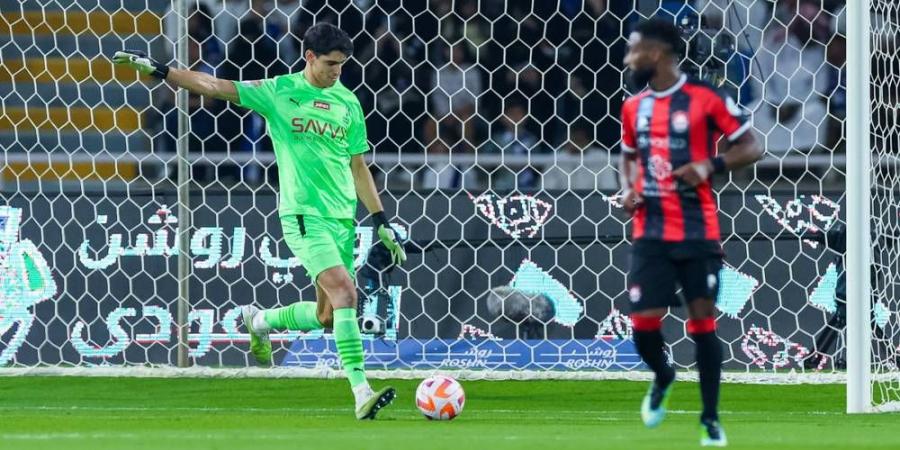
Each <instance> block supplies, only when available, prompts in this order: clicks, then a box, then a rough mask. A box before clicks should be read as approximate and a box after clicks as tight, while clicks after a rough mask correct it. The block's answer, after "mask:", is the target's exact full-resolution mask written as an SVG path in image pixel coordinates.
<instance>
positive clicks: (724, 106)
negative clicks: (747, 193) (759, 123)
mask: <svg viewBox="0 0 900 450" xmlns="http://www.w3.org/2000/svg"><path fill="white" fill-rule="evenodd" d="M707 105H708V106H707V108H708V109H707V117H708V118H709V119H710V120H711V122H712V123H713V125H715V127H716V128H717V129H718V130H719V131H720V132H721V133H722V134H723V135H724V136H725V144H724V149H725V150H724V151H723V152H718V154H717V155H716V156H713V157H711V158H709V159H706V160H703V161H696V162H693V163H690V164H685V165H683V166H681V167H679V168H678V169H676V170H675V171H674V172H672V175H674V176H675V177H677V178H679V179H681V180H683V181H684V182H686V183H688V184H689V185H691V186H697V185H698V184H701V183H703V182H705V181H706V180H708V179H709V177H710V176H712V174H714V173H725V172H728V171H731V170H737V169H740V168H741V167H745V166H748V165H750V164H753V163H754V162H756V161H759V160H760V159H762V157H763V149H762V146H760V144H759V142H758V141H757V140H756V137H755V136H754V135H753V132H752V131H751V129H750V127H751V122H750V120H749V117H747V114H745V113H744V111H743V110H742V109H741V108H740V107H739V106H738V105H737V103H735V102H734V100H733V99H732V98H731V97H729V96H727V95H723V94H713V95H710V100H709V101H708V102H707Z"/></svg>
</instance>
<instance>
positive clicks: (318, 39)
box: [303, 22, 353, 57]
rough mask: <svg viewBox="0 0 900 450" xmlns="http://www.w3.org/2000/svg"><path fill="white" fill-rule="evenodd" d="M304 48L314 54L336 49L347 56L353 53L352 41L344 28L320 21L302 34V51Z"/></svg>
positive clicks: (322, 53) (323, 53)
mask: <svg viewBox="0 0 900 450" xmlns="http://www.w3.org/2000/svg"><path fill="white" fill-rule="evenodd" d="M306 50H312V52H313V53H315V54H316V55H325V54H327V53H331V52H333V51H335V50H337V51H339V52H341V53H343V54H345V55H347V56H348V57H349V56H350V55H352V54H353V41H351V40H350V35H348V34H347V33H346V32H345V31H344V30H342V29H340V28H338V27H336V26H334V25H332V24H330V23H327V22H322V23H317V24H315V25H313V26H311V27H309V28H308V29H307V30H306V33H304V34H303V51H304V52H306Z"/></svg>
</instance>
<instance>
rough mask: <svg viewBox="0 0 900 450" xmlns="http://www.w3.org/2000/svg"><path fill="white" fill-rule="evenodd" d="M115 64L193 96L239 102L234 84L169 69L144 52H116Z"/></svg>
mask: <svg viewBox="0 0 900 450" xmlns="http://www.w3.org/2000/svg"><path fill="white" fill-rule="evenodd" d="M113 62H114V63H116V64H122V65H124V66H127V67H131V68H132V69H135V70H137V71H138V72H140V73H142V74H144V75H152V76H154V77H156V78H159V79H161V80H166V81H168V82H169V84H171V85H173V86H176V87H180V88H184V89H187V90H188V91H190V92H191V93H193V94H197V95H202V96H204V97H212V98H217V99H220V100H227V101H229V102H235V103H237V102H238V91H237V88H236V87H235V86H234V82H232V81H228V80H222V79H219V78H216V77H214V76H212V75H209V74H206V73H203V72H194V71H191V70H183V69H176V68H173V67H168V66H166V65H163V64H161V63H159V62H157V61H154V60H153V59H151V58H150V57H148V56H147V55H146V54H145V53H144V52H141V51H135V50H125V51H120V52H116V54H115V55H114V56H113Z"/></svg>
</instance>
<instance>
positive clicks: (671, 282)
mask: <svg viewBox="0 0 900 450" xmlns="http://www.w3.org/2000/svg"><path fill="white" fill-rule="evenodd" d="M683 45H684V41H683V40H682V38H681V36H680V34H679V32H678V29H677V28H676V27H675V26H674V25H673V24H672V23H671V22H667V21H664V20H660V19H651V20H648V21H645V22H642V23H640V24H639V25H638V26H637V27H636V29H635V30H634V32H632V33H631V35H630V36H629V39H628V53H627V54H626V56H625V61H624V63H625V65H626V66H628V69H629V70H630V72H631V77H632V80H633V81H634V83H635V85H636V86H638V87H643V86H645V85H648V88H647V89H646V90H644V91H643V92H641V93H639V94H637V95H635V96H633V97H631V98H629V99H628V100H626V102H625V104H624V105H623V107H622V158H621V161H620V165H619V168H620V182H621V185H622V190H623V194H624V198H623V202H624V206H625V209H626V210H627V211H629V212H631V213H633V220H632V240H633V247H632V253H631V267H630V269H629V273H628V285H629V291H628V293H629V297H630V299H631V302H632V308H631V318H632V322H633V329H634V341H635V345H636V347H637V350H638V353H639V354H640V355H641V358H642V359H643V360H644V362H645V363H646V364H647V365H648V366H649V367H650V369H652V370H653V372H654V373H655V375H656V376H655V380H654V381H653V383H651V385H650V389H649V390H648V392H647V394H646V395H645V397H644V400H643V402H642V405H641V417H642V419H643V421H644V424H645V425H646V426H648V427H651V428H652V427H655V426H657V425H659V424H660V423H661V422H662V420H663V418H664V416H665V413H666V403H667V400H668V397H669V393H670V392H671V389H672V385H673V382H674V380H675V370H674V368H673V367H672V366H670V365H669V364H668V361H667V359H666V356H665V353H664V347H665V342H664V340H663V336H662V333H661V331H660V330H661V327H662V317H663V316H664V315H665V314H666V312H667V311H668V308H669V307H673V306H681V305H682V300H680V299H679V298H678V297H677V296H676V294H675V293H676V287H677V286H679V285H680V286H681V288H682V294H683V296H684V300H683V301H684V303H685V304H686V305H687V308H688V316H689V319H688V322H687V331H688V333H689V334H690V336H691V337H692V338H693V340H694V342H695V343H696V348H697V367H698V369H699V372H700V391H701V397H702V401H703V412H702V414H701V417H700V423H701V445H704V446H721V447H724V446H725V445H727V439H726V437H725V432H724V430H723V429H722V427H721V425H720V424H719V417H718V401H719V382H720V378H721V371H722V346H721V342H720V341H719V338H718V337H717V336H716V321H715V300H716V295H717V292H718V282H719V270H720V269H721V268H722V258H723V256H724V254H723V251H722V244H721V236H720V234H719V221H718V217H717V206H716V198H715V193H714V192H713V189H712V183H711V177H712V176H713V175H714V174H724V173H726V172H727V171H730V170H734V169H738V168H741V167H744V166H747V165H749V164H752V163H754V162H755V161H757V160H759V159H760V158H761V156H762V154H763V151H762V148H761V147H760V146H759V144H758V143H757V142H756V140H755V138H754V137H753V133H751V132H750V131H749V130H750V122H749V120H748V118H747V117H746V116H745V115H744V113H743V111H742V110H741V108H739V107H738V106H737V104H736V103H735V102H734V100H732V99H731V98H730V97H728V96H727V95H723V94H721V93H719V92H717V91H716V89H714V88H713V87H712V86H710V85H708V84H706V83H704V82H701V81H699V80H694V79H692V78H689V77H688V76H687V75H685V74H684V73H682V71H681V70H680V68H679V66H678V58H679V56H678V55H679V54H680V53H681V51H682V47H683ZM723 137H724V138H725V140H724V142H723V143H722V144H723V146H724V147H725V149H726V150H727V151H725V152H722V153H721V154H720V153H718V152H717V148H718V145H719V140H720V138H723Z"/></svg>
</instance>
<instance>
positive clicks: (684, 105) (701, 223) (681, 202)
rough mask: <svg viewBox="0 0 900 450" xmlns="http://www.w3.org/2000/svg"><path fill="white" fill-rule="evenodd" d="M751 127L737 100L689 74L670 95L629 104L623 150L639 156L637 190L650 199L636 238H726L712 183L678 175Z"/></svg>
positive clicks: (644, 95) (641, 97)
mask: <svg viewBox="0 0 900 450" xmlns="http://www.w3.org/2000/svg"><path fill="white" fill-rule="evenodd" d="M748 129H750V121H749V120H748V118H747V116H746V115H745V114H744V112H743V110H742V109H741V108H740V107H739V106H738V105H737V103H735V102H734V100H733V99H731V97H729V96H727V95H725V94H722V93H720V92H719V91H717V90H716V89H715V88H713V87H712V86H711V85H709V84H707V83H705V82H702V81H699V80H695V79H693V78H688V77H687V75H682V76H681V78H680V79H679V80H678V82H677V83H675V85H674V86H672V87H671V88H669V89H667V90H665V91H662V92H657V91H653V90H649V89H648V90H646V91H644V92H641V93H640V94H638V95H635V96H633V97H631V98H629V99H628V100H626V101H625V103H624V104H623V105H622V151H623V152H626V153H632V154H634V153H636V154H637V160H638V177H637V178H638V179H637V182H636V183H635V186H634V189H635V190H636V191H637V192H638V193H640V194H641V195H642V197H643V199H644V207H643V208H639V209H638V210H637V212H636V213H635V216H634V220H633V222H632V223H633V229H632V238H633V239H635V240H636V239H658V240H663V241H669V242H680V241H688V240H720V238H721V236H720V234H719V219H718V217H717V205H716V197H715V193H714V192H713V190H712V185H711V184H710V182H709V181H707V182H704V183H702V184H700V185H698V186H696V187H692V186H690V185H688V184H687V183H684V182H681V181H680V180H678V179H676V178H675V177H674V176H673V175H672V172H673V171H674V170H675V169H677V168H679V167H681V166H683V165H685V164H689V163H691V162H694V161H702V160H705V159H709V158H711V157H714V156H715V155H716V144H717V142H718V141H719V139H720V138H721V137H722V136H723V135H724V136H725V137H726V138H727V139H728V140H729V141H734V140H735V139H737V138H739V137H740V136H741V135H743V134H744V133H746V132H747V130H748Z"/></svg>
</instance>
